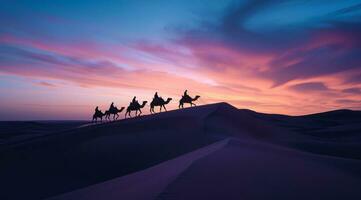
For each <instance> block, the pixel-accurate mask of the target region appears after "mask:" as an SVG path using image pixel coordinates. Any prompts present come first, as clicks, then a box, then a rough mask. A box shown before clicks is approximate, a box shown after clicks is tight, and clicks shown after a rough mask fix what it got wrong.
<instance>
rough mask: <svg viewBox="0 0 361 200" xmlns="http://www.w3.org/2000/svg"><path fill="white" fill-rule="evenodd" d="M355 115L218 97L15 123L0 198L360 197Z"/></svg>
mask: <svg viewBox="0 0 361 200" xmlns="http://www.w3.org/2000/svg"><path fill="white" fill-rule="evenodd" d="M4 123H5V122H4ZM360 124H361V112H359V111H350V110H338V111H331V112H327V113H319V114H313V115H307V116H297V117H292V116H285V115H270V114H262V113H256V112H253V111H251V110H239V109H236V108H234V107H232V106H230V105H228V104H225V103H219V104H212V105H205V106H199V107H196V108H189V109H183V110H175V111H170V112H166V113H161V114H155V115H149V116H142V117H140V118H136V119H126V120H120V121H116V122H111V123H104V124H97V125H91V126H87V125H86V126H84V123H81V124H71V125H70V124H69V125H66V127H65V128H63V129H60V128H59V130H58V131H56V130H55V131H50V132H49V131H47V132H46V134H42V135H41V137H29V138H27V139H25V140H22V139H17V140H14V139H11V138H14V137H17V136H16V132H15V133H14V132H13V134H12V135H11V137H10V136H8V138H5V137H3V140H2V144H1V145H0V162H1V165H0V185H1V187H2V192H1V193H0V199H47V198H50V199H267V198H273V199H306V198H307V199H361V192H360V191H361V137H360V136H361V126H360ZM13 125H14V124H13ZM4 126H7V130H10V128H11V126H10V125H8V124H5V125H4ZM17 126H19V127H20V128H21V126H22V124H17ZM62 126H64V125H62ZM9 127H10V128H9ZM19 127H18V129H19ZM28 129H29V128H28ZM30 129H32V130H34V132H36V129H35V128H30ZM8 135H9V134H8ZM9 138H10V139H9ZM10 140H11V142H9V141H10Z"/></svg>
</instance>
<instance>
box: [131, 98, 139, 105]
mask: <svg viewBox="0 0 361 200" xmlns="http://www.w3.org/2000/svg"><path fill="white" fill-rule="evenodd" d="M136 98H137V97H136V96H134V97H133V100H132V102H131V104H132V105H135V103H137V102H138V101H137V100H136Z"/></svg>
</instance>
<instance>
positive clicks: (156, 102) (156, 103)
mask: <svg viewBox="0 0 361 200" xmlns="http://www.w3.org/2000/svg"><path fill="white" fill-rule="evenodd" d="M171 100H172V98H168V99H167V100H166V101H164V99H163V98H162V97H159V98H158V99H153V101H152V102H151V103H150V113H155V112H154V107H155V106H159V107H160V112H162V107H163V108H164V110H165V111H167V109H166V108H165V105H166V104H168V103H169V102H170V101H171Z"/></svg>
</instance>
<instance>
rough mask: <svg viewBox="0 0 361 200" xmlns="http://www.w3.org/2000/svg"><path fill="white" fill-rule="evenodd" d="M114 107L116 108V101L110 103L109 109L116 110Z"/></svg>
mask: <svg viewBox="0 0 361 200" xmlns="http://www.w3.org/2000/svg"><path fill="white" fill-rule="evenodd" d="M114 108H115V106H114V102H112V104H110V107H109V111H112V110H114Z"/></svg>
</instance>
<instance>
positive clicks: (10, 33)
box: [0, 0, 361, 120]
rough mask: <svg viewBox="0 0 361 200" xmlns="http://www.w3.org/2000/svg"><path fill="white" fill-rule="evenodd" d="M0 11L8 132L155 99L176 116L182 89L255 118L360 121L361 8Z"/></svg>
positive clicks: (42, 5) (30, 4)
mask: <svg viewBox="0 0 361 200" xmlns="http://www.w3.org/2000/svg"><path fill="white" fill-rule="evenodd" d="M0 3H1V6H0V120H31V119H34V120H35V119H39V120H46V119H49V120H53V119H89V118H90V116H91V115H92V113H93V111H94V108H95V106H97V105H99V107H100V108H101V110H103V111H104V110H105V109H107V108H108V107H109V104H110V103H111V102H112V101H114V103H115V105H116V106H118V107H121V106H127V105H128V104H129V102H130V101H131V99H132V97H133V96H134V95H136V96H137V98H138V99H139V100H140V101H143V100H148V101H150V100H151V99H152V96H153V94H154V92H155V91H158V93H159V94H160V96H163V97H165V98H166V97H172V98H174V101H172V102H171V103H170V105H169V106H168V107H169V108H170V109H174V108H176V107H177V104H178V100H179V97H180V96H181V95H182V93H183V91H184V90H185V89H188V91H189V94H190V95H191V96H195V95H200V96H201V98H200V99H199V100H198V102H197V103H198V104H200V105H201V104H206V103H215V102H223V101H225V102H228V103H230V104H232V105H234V106H236V107H238V108H247V109H252V110H255V111H258V112H267V113H280V114H290V115H300V114H308V113H316V112H321V111H328V110H333V109H341V108H347V109H361V1H360V0H358V1H355V0H339V1H332V0H315V1H305V0H299V1H277V0H276V1H265V0H254V1H246V0H240V1H234V0H222V1H218V0H208V1H206V0H190V1H187V0H177V1H175V0H164V1H160V0H151V1H149V0H144V1H136V0H114V1H95V0H87V1H85V0H84V1H81V0H69V1H54V0H48V1H35V0H33V1H30V0H28V1H26V0H23V1H20V0H19V1H18V0H0ZM145 110H146V111H148V110H149V107H148V106H146V107H145ZM121 115H122V116H123V114H121Z"/></svg>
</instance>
